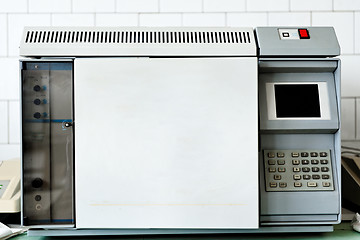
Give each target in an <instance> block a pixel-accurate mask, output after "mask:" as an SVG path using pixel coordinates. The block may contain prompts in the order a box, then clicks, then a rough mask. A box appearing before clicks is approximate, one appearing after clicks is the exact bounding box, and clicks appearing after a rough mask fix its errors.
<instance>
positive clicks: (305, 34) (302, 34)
mask: <svg viewBox="0 0 360 240" xmlns="http://www.w3.org/2000/svg"><path fill="white" fill-rule="evenodd" d="M278 31H279V36H280V39H281V40H299V39H310V34H309V31H308V30H307V29H306V28H299V29H298V28H286V29H284V28H280V29H279V30H278Z"/></svg>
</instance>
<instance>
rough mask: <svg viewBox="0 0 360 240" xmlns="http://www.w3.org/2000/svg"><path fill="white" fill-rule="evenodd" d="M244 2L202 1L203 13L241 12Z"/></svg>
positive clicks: (226, 0) (228, 0)
mask: <svg viewBox="0 0 360 240" xmlns="http://www.w3.org/2000/svg"><path fill="white" fill-rule="evenodd" d="M245 6H246V2H245V0H204V12H243V11H245V10H246V9H245Z"/></svg>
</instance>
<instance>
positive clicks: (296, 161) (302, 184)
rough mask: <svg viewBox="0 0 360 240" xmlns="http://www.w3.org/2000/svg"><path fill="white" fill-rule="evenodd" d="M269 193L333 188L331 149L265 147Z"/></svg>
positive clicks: (330, 189)
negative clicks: (267, 148) (269, 148)
mask: <svg viewBox="0 0 360 240" xmlns="http://www.w3.org/2000/svg"><path fill="white" fill-rule="evenodd" d="M264 166H265V183H266V191H268V192H284V191H332V190H334V182H333V174H332V167H331V158H330V150H264Z"/></svg>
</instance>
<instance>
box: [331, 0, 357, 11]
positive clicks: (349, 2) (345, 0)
mask: <svg viewBox="0 0 360 240" xmlns="http://www.w3.org/2000/svg"><path fill="white" fill-rule="evenodd" d="M334 10H335V11H343V10H360V1H359V0H334Z"/></svg>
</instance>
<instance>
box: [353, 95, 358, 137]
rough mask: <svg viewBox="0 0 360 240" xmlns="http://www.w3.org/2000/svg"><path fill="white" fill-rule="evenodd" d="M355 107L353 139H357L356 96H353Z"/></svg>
mask: <svg viewBox="0 0 360 240" xmlns="http://www.w3.org/2000/svg"><path fill="white" fill-rule="evenodd" d="M354 105H355V109H354V112H355V127H354V130H355V139H357V97H355V104H354Z"/></svg>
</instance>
